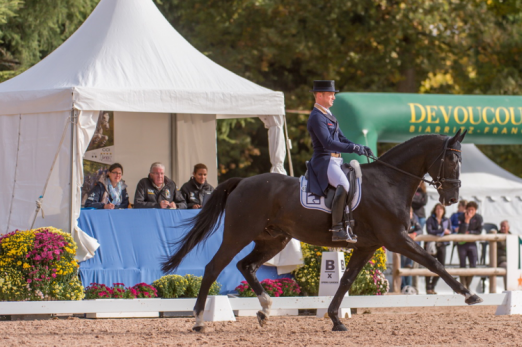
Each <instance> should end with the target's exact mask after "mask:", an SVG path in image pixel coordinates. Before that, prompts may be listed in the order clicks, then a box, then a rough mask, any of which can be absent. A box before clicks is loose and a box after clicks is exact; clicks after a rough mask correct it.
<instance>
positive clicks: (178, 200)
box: [134, 162, 187, 209]
mask: <svg viewBox="0 0 522 347" xmlns="http://www.w3.org/2000/svg"><path fill="white" fill-rule="evenodd" d="M134 208H171V209H176V208H179V209H184V208H187V204H186V203H185V199H183V196H182V195H181V193H180V192H179V191H178V189H177V186H176V183H175V182H174V181H173V180H171V179H170V178H168V177H167V176H165V166H164V165H163V164H162V163H158V162H156V163H153V164H152V165H151V167H150V173H149V176H148V177H145V178H143V179H141V180H140V181H139V183H138V186H137V187H136V194H134Z"/></svg>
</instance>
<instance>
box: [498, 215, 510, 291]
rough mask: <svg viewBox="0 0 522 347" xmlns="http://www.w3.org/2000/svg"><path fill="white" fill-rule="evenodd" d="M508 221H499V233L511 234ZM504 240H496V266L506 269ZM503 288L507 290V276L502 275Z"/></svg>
mask: <svg viewBox="0 0 522 347" xmlns="http://www.w3.org/2000/svg"><path fill="white" fill-rule="evenodd" d="M509 229H510V226H509V222H508V221H507V220H503V221H502V222H500V233H501V234H511V231H510V230H509ZM506 241H507V240H503V241H498V242H497V266H498V267H502V268H504V269H506V270H507V256H506ZM503 277H504V290H507V278H506V276H505V275H504V276H503Z"/></svg>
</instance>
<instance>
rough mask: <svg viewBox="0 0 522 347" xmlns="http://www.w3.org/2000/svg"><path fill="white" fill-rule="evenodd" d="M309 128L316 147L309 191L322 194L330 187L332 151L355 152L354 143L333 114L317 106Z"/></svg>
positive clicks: (310, 169) (310, 118) (311, 164)
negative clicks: (329, 176)
mask: <svg viewBox="0 0 522 347" xmlns="http://www.w3.org/2000/svg"><path fill="white" fill-rule="evenodd" d="M307 128H308V132H309V133H310V136H311V137H312V145H313V148H314V154H313V155H312V159H311V160H310V165H309V166H310V167H309V170H308V187H307V191H308V192H309V193H313V194H315V195H318V196H322V195H325V193H324V192H325V190H326V188H327V187H328V175H327V172H328V164H329V163H330V158H331V157H332V153H353V147H354V143H353V142H351V141H350V140H348V139H347V138H346V137H344V135H343V132H342V130H341V129H340V128H339V125H338V121H337V119H336V118H335V117H334V116H333V115H331V114H328V113H327V112H323V110H320V109H318V108H317V107H314V109H313V110H312V112H311V113H310V117H309V118H308V126H307Z"/></svg>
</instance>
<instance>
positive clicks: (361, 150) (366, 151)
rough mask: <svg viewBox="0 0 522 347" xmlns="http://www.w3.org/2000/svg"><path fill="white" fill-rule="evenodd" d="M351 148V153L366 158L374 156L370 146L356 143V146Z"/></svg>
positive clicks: (353, 145)
mask: <svg viewBox="0 0 522 347" xmlns="http://www.w3.org/2000/svg"><path fill="white" fill-rule="evenodd" d="M350 147H351V148H350V149H351V151H352V152H351V153H355V154H358V155H364V156H366V157H369V156H372V157H373V156H374V155H373V152H372V150H371V149H370V147H368V146H363V145H357V144H355V143H354V144H351V145H350Z"/></svg>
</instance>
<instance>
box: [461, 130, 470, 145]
mask: <svg viewBox="0 0 522 347" xmlns="http://www.w3.org/2000/svg"><path fill="white" fill-rule="evenodd" d="M467 133H468V129H466V130H464V132H463V133H462V135H460V138H459V142H460V143H462V141H464V136H466V134H467Z"/></svg>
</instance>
